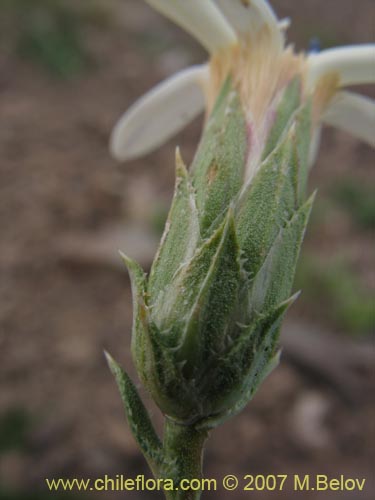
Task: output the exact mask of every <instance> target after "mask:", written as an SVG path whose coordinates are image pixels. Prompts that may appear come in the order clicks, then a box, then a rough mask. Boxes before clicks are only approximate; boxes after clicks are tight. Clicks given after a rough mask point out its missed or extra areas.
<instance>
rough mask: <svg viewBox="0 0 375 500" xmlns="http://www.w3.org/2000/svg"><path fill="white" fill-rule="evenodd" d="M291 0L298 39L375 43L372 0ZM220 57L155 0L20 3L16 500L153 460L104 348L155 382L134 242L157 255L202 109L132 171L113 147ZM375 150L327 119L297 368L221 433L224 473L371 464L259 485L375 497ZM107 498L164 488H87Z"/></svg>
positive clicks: (5, 179) (5, 106)
mask: <svg viewBox="0 0 375 500" xmlns="http://www.w3.org/2000/svg"><path fill="white" fill-rule="evenodd" d="M273 4H274V7H275V9H276V10H277V13H278V14H279V16H280V17H283V16H291V17H292V18H293V24H292V27H291V28H290V30H289V40H292V41H294V42H295V43H296V46H297V47H298V48H300V49H306V47H308V45H309V41H310V40H311V39H312V38H313V37H318V38H319V39H320V43H321V45H322V47H323V48H324V47H329V46H335V45H341V44H351V43H363V42H369V41H371V40H372V39H373V35H374V18H375V12H374V4H373V3H372V1H371V0H330V1H327V0H315V1H310V0H300V1H298V2H293V1H291V0H274V2H273ZM204 60H205V54H204V52H203V50H202V49H201V48H200V47H199V46H198V45H197V44H195V43H194V41H192V39H191V38H190V37H189V36H187V35H185V34H184V33H182V32H181V31H180V30H179V29H177V28H176V27H174V26H173V25H172V24H170V23H169V22H167V21H166V20H164V19H163V18H162V17H161V16H159V15H158V14H156V13H155V12H153V11H152V10H151V9H150V8H149V7H148V6H147V5H146V4H145V3H144V2H142V1H139V0H111V1H109V0H103V1H99V0H91V1H90V0H86V1H85V0H81V1H77V0H76V1H73V0H72V1H67V0H65V1H64V0H34V1H32V0H0V119H1V127H0V161H1V163H0V179H1V180H0V183H1V184H0V189H1V191H0V228H1V232H0V241H1V249H0V251H1V254H0V276H1V280H0V350H1V351H0V353H1V357H0V499H1V500H19V499H23V500H32V499H38V500H44V499H49V498H73V499H77V498H82V497H84V496H83V494H82V493H74V494H72V495H70V496H66V495H65V496H64V495H62V494H61V495H57V494H56V493H54V494H51V493H48V491H47V489H46V486H45V483H44V478H46V477H49V478H53V477H55V478H58V477H70V478H73V477H101V476H104V475H105V474H108V475H111V476H115V475H116V474H124V475H125V476H128V477H135V476H136V475H137V474H142V473H145V474H147V475H148V474H149V472H148V469H147V467H146V465H145V462H144V460H143V458H142V456H141V454H140V452H139V451H138V449H137V446H136V444H135V442H134V440H133V438H132V437H131V435H130V432H129V430H128V427H127V424H126V422H125V421H124V415H123V410H122V407H121V403H120V399H119V395H118V393H117V389H116V387H115V383H114V381H113V379H112V376H111V375H110V373H109V371H108V368H107V366H106V364H105V361H104V358H103V354H102V352H103V349H104V348H105V349H107V350H109V351H110V352H111V353H112V354H113V355H114V356H115V357H116V358H117V359H118V360H119V361H121V363H122V364H123V365H124V366H126V367H127V369H128V370H129V371H130V373H131V374H132V375H133V377H134V379H135V377H136V376H135V373H134V369H133V365H132V362H131V359H130V354H129V347H130V327H131V295H130V288H129V282H128V277H127V273H126V270H125V269H124V268H123V266H122V264H121V261H120V258H119V256H118V253H117V249H118V248H121V250H123V251H125V252H127V253H129V254H130V255H132V256H134V257H136V258H138V259H139V260H140V261H141V262H142V264H143V265H144V266H145V268H147V266H149V265H150V259H151V257H152V255H153V252H154V250H155V245H156V244H157V240H158V238H159V236H160V232H161V229H162V226H163V222H164V220H165V216H166V213H167V209H168V205H169V202H170V199H171V196H172V189H173V183H174V165H173V155H174V147H175V145H176V144H179V145H180V146H181V148H182V152H183V155H184V158H185V160H186V161H189V160H190V159H191V158H192V155H193V153H194V150H195V147H196V144H197V141H198V138H199V133H200V127H201V122H200V120H197V122H196V123H194V124H193V125H192V126H190V127H189V128H187V129H186V130H185V131H184V132H183V133H181V134H180V135H179V136H178V137H177V138H174V139H173V140H171V141H170V142H169V143H168V144H167V145H165V146H164V147H162V148H160V149H159V150H158V151H156V152H155V153H153V154H152V155H149V156H147V157H146V158H144V159H141V160H139V161H134V162H131V163H129V164H127V165H118V164H116V163H115V162H114V161H113V160H112V159H111V158H110V156H109V153H108V146H107V145H108V136H109V133H110V131H111V128H112V126H113V124H114V123H115V121H116V119H117V118H118V117H119V115H120V114H121V113H122V112H123V111H124V110H125V109H126V108H127V107H128V106H129V105H130V104H131V103H132V102H133V101H134V100H135V99H136V98H137V97H138V96H140V95H141V94H142V93H143V92H145V91H146V90H148V89H149V88H150V87H151V86H152V85H153V84H155V83H156V82H158V81H160V80H161V79H163V78H164V77H166V76H167V75H169V74H171V73H173V72H174V71H176V70H178V69H180V68H183V67H185V66H187V65H189V64H191V63H196V62H201V61H204ZM362 90H363V92H366V93H367V94H369V95H371V94H372V95H373V96H375V93H374V89H373V88H371V87H370V88H364V89H362ZM373 162H374V156H373V152H372V151H371V149H370V148H369V147H367V146H365V145H363V144H361V143H359V142H357V141H356V140H355V139H353V138H351V137H350V136H348V135H345V134H343V133H340V132H338V131H336V130H332V129H327V130H326V131H325V133H324V138H323V143H322V148H321V153H320V156H319V159H318V161H317V164H316V165H315V167H314V170H313V173H312V176H311V188H315V187H318V189H319V193H318V197H317V201H316V204H315V208H314V214H313V217H312V221H311V224H310V230H309V232H308V236H307V239H306V242H305V245H304V251H303V255H302V257H301V261H300V265H299V270H298V276H297V280H296V281H297V282H296V287H295V288H302V289H303V294H302V296H301V297H300V298H299V300H298V303H297V304H296V305H295V306H293V310H292V311H291V313H290V314H289V316H288V319H287V321H286V323H285V327H284V332H283V335H284V341H283V345H284V346H285V349H284V355H283V358H282V362H281V366H280V367H279V368H278V369H277V370H276V371H275V372H274V373H273V374H272V376H271V377H270V378H269V379H268V380H267V381H266V382H265V384H264V385H263V387H262V388H261V390H260V391H259V393H258V394H257V395H256V397H255V399H254V401H253V402H252V403H251V404H250V405H249V406H248V408H247V409H246V411H244V412H243V413H242V414H241V415H239V416H238V417H236V418H234V419H233V420H231V421H229V422H228V423H227V424H225V425H224V426H223V427H222V428H221V429H220V431H216V432H214V433H213V435H212V437H211V440H210V442H209V445H208V448H207V452H206V460H205V474H206V476H207V477H216V478H218V479H220V478H222V477H223V476H224V475H225V474H236V475H238V476H244V475H245V474H248V473H254V474H257V473H261V474H282V473H288V474H297V473H299V474H308V473H310V474H316V473H318V474H328V475H329V476H331V477H338V476H339V475H340V474H345V475H346V476H348V477H355V478H357V477H359V478H362V477H366V478H367V486H366V489H365V491H364V492H363V493H361V494H360V493H358V492H357V493H346V494H345V493H332V494H329V493H317V492H310V493H303V494H302V493H294V494H293V493H292V492H291V491H290V490H286V491H285V492H284V493H280V492H270V493H260V492H259V493H254V494H253V497H254V498H255V497H256V498H257V499H274V498H298V499H299V498H303V499H306V500H308V499H310V500H313V499H314V500H315V499H323V498H324V499H326V498H340V499H346V498H348V499H369V498H371V496H372V495H371V485H370V481H371V475H370V471H371V465H373V463H372V464H371V452H373V451H374V446H373V439H374V432H373V431H374V429H373V427H372V425H371V422H372V420H375V419H374V411H373V407H371V403H373V400H372V401H371V394H372V391H371V390H373V388H374V387H373V380H371V376H372V375H373V370H372V367H373V360H374V350H373V345H372V343H371V338H370V333H371V329H372V328H373V325H374V302H373V297H374V276H375V271H374V266H373V264H374V260H373V255H372V254H371V250H372V249H371V243H372V247H373V243H374V239H373V234H371V229H372V230H373V228H374V217H375V193H374V177H375V174H374V171H373V170H371V166H372V165H371V164H372V163H373ZM150 408H151V411H152V413H153V416H154V418H155V420H157V421H158V422H159V425H160V416H159V413H158V410H157V409H155V408H154V407H153V406H152V405H150ZM373 458H374V457H373V455H372V459H373ZM372 493H373V492H372ZM100 497H101V498H108V499H112V498H113V499H117V498H125V497H126V498H134V499H137V498H140V499H141V498H159V496H158V495H157V494H151V493H141V492H139V493H137V492H126V493H115V492H113V493H110V492H107V493H101V494H99V493H98V494H97V495H96V496H95V495H94V494H91V493H90V494H88V495H87V498H100ZM248 497H250V493H249V492H247V493H246V492H241V491H240V490H238V491H237V492H235V493H225V492H224V491H218V492H216V493H214V494H212V493H211V494H208V493H207V495H206V498H218V499H223V498H233V499H237V498H238V499H241V498H248Z"/></svg>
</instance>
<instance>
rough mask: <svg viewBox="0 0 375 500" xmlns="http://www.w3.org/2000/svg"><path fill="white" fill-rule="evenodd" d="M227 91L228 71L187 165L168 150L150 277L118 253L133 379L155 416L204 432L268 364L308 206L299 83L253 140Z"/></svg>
mask: <svg viewBox="0 0 375 500" xmlns="http://www.w3.org/2000/svg"><path fill="white" fill-rule="evenodd" d="M236 88H237V87H236V86H235V85H233V84H232V81H231V79H230V78H228V79H227V80H226V81H225V83H224V84H223V85H222V88H221V91H220V93H219V96H218V98H217V100H216V104H215V105H214V107H213V110H212V113H211V115H210V116H209V118H208V121H207V124H206V127H205V131H204V133H203V136H202V140H201V143H200V146H199V149H198V152H197V154H196V157H195V159H194V161H193V164H192V166H191V168H190V171H189V172H188V171H187V169H186V167H185V165H184V164H183V161H182V159H181V157H180V155H179V153H178V152H177V155H176V186H175V193H174V199H173V203H172V207H171V210H170V213H169V216H168V220H167V223H166V229H165V232H164V235H163V238H162V241H161V245H160V248H159V250H158V253H157V256H156V258H155V260H154V263H153V265H152V269H151V271H150V275H149V276H148V277H146V275H145V274H144V273H143V271H142V270H141V269H140V268H139V266H138V265H137V264H135V263H134V262H132V261H130V260H129V259H127V258H125V260H126V263H127V266H128V269H129V272H130V274H131V279H132V286H133V296H134V324H133V337H132V354H133V358H134V361H135V364H136V367H137V370H138V373H139V375H140V378H141V380H142V382H143V383H144V385H145V386H146V388H147V389H148V390H149V392H150V393H151V395H152V397H153V399H154V400H155V402H156V403H157V405H158V406H159V407H160V409H161V410H162V412H163V413H164V414H166V415H167V416H168V417H169V418H171V419H173V420H175V421H177V422H179V423H183V424H194V425H195V427H196V428H202V429H204V428H211V427H214V426H216V425H218V424H219V423H220V422H222V421H223V420H225V419H227V418H228V417H230V416H231V415H234V414H236V413H238V412H239V411H240V410H241V409H242V408H243V407H244V406H245V405H246V404H247V403H248V401H249V400H250V399H251V398H252V397H253V395H254V393H255V391H256V389H257V387H258V386H259V384H260V383H261V381H262V380H263V379H264V377H265V376H266V375H267V374H268V373H269V372H270V371H271V370H272V369H273V368H274V367H275V365H276V364H277V360H278V338H279V329H280V323H281V320H282V317H283V315H284V313H285V311H286V310H287V309H288V307H289V305H290V304H291V303H292V302H293V301H294V299H295V296H293V297H290V293H291V287H292V283H293V277H294V272H295V266H296V262H297V258H298V254H299V250H300V246H301V243H302V239H303V235H304V231H305V227H306V224H307V221H308V218H309V214H310V210H311V206H312V202H313V196H312V197H311V198H310V199H309V200H307V201H305V189H306V179H307V173H308V165H309V145H310V140H311V135H312V131H311V128H312V125H311V124H312V116H311V115H312V113H311V103H310V101H309V99H306V98H305V97H303V96H302V91H301V83H300V80H299V78H297V77H296V78H295V79H294V80H292V81H290V83H289V84H288V85H287V86H286V87H285V88H284V89H283V90H282V92H281V93H280V96H279V99H278V100H277V101H274V102H273V104H272V107H270V109H269V110H268V111H267V117H268V118H267V120H268V121H269V123H268V128H267V133H266V134H264V136H263V138H262V141H261V142H259V141H258V142H257V144H254V137H255V135H254V131H253V130H252V122H251V117H249V116H248V114H247V111H246V108H245V106H244V105H243V101H242V99H241V97H240V95H239V93H238V92H237V90H236ZM270 117H271V118H272V119H271V118H270ZM264 130H266V128H264ZM254 149H256V151H257V154H256V156H257V158H258V161H257V165H256V167H254V165H252V166H251V168H250V170H249V165H250V164H251V163H252V162H254ZM249 171H251V175H249Z"/></svg>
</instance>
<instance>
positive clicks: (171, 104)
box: [111, 0, 375, 168]
mask: <svg viewBox="0 0 375 500" xmlns="http://www.w3.org/2000/svg"><path fill="white" fill-rule="evenodd" d="M146 1H147V2H148V3H149V4H150V5H152V6H153V7H154V8H155V9H157V10H159V11H160V12H162V13H163V14H164V15H165V16H166V17H168V18H169V19H171V20H173V21H174V22H175V23H177V24H178V25H180V26H181V27H182V28H184V29H185V30H186V31H188V32H189V33H190V34H191V35H193V36H194V37H195V38H196V39H197V40H198V41H199V42H200V43H201V44H202V45H203V46H204V47H205V48H206V49H207V51H208V52H209V54H210V62H209V63H207V64H205V65H201V66H194V67H191V68H188V69H185V70H183V71H181V72H179V73H177V74H176V75H174V76H172V77H171V78H169V79H167V80H166V81H164V82H163V83H161V84H159V85H158V86H157V87H155V88H154V89H153V90H151V91H150V92H148V93H147V94H146V95H145V96H143V97H142V98H141V99H139V100H138V101H137V102H136V103H135V104H133V106H132V107H131V108H130V109H129V110H128V111H127V112H126V113H125V114H124V115H123V116H122V117H121V118H120V120H119V122H118V123H117V125H116V126H115V128H114V130H113V133H112V137H111V152H112V154H113V155H114V157H115V158H117V159H119V160H128V159H131V158H136V157H139V156H141V155H142V154H145V153H148V152H150V151H152V150H153V149H155V148H156V147H158V146H159V145H160V144H162V143H163V142H165V141H166V140H167V139H169V138H170V137H172V136H173V135H175V134H176V133H177V132H178V131H179V130H180V129H181V128H182V127H184V126H185V125H186V124H187V123H189V122H190V121H191V120H192V119H193V118H195V117H196V116H197V115H198V114H199V113H201V112H202V111H203V110H204V109H205V108H206V109H208V110H210V109H211V107H212V104H213V101H214V99H215V98H216V96H217V92H218V90H219V87H220V86H221V84H222V82H223V79H224V78H225V77H226V76H227V75H228V73H229V74H231V75H232V77H233V79H234V80H235V81H236V83H237V86H238V87H240V93H241V94H242V96H243V101H244V103H245V107H246V112H247V115H248V117H249V121H253V122H254V123H255V125H256V127H255V128H256V131H257V134H258V138H259V140H260V142H262V141H261V139H262V137H263V135H264V134H265V133H266V132H267V130H266V129H267V126H266V124H265V122H266V120H265V118H264V116H263V115H264V114H265V113H266V111H267V106H269V105H270V103H271V102H272V100H274V99H276V98H277V95H278V91H279V90H280V89H281V88H282V85H285V83H286V81H287V80H288V79H290V78H291V77H293V76H294V75H296V74H299V75H302V76H303V79H304V85H305V91H306V92H308V93H310V94H312V95H317V96H318V97H317V98H316V101H317V104H316V108H317V110H318V111H317V115H318V116H317V119H316V137H315V138H314V140H313V141H312V143H313V144H312V152H311V154H312V157H314V156H315V151H316V150H317V149H318V148H317V142H318V136H319V123H320V122H323V123H326V124H328V125H332V126H335V127H338V128H341V129H343V130H345V131H347V132H349V133H351V134H352V135H354V136H356V137H358V138H359V139H362V140H364V141H366V142H368V143H370V144H372V145H374V143H375V101H374V100H371V99H369V98H367V97H364V96H361V95H359V94H355V93H351V92H347V91H343V90H342V88H343V87H345V86H349V85H358V84H366V83H375V44H368V45H358V46H348V47H339V48H335V49H328V50H324V51H322V52H321V53H318V54H315V53H314V54H310V55H309V54H302V55H297V54H295V53H294V51H293V50H292V48H290V47H285V35H284V33H285V29H286V28H287V27H288V23H289V22H288V20H281V21H279V20H278V19H277V17H276V15H275V13H274V11H273V10H272V8H271V7H270V5H269V3H268V2H267V1H265V0H215V1H214V0H146ZM322 82H323V83H324V82H325V83H324V85H323V86H324V91H321V90H320V87H321V86H322ZM259 154H260V153H259V152H257V153H256V154H255V155H254V159H253V160H254V161H253V163H255V162H256V161H257V160H258V159H259ZM250 163H251V162H250ZM250 168H252V167H250Z"/></svg>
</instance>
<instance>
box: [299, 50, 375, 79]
mask: <svg viewBox="0 0 375 500" xmlns="http://www.w3.org/2000/svg"><path fill="white" fill-rule="evenodd" d="M332 71H334V72H338V73H339V75H340V85H341V86H345V85H356V84H364V83H375V44H368V45H353V46H348V47H338V48H336V49H327V50H324V51H323V52H320V53H319V54H312V55H311V56H310V57H309V82H310V85H311V86H313V85H314V84H315V83H316V81H317V80H318V79H319V78H320V77H321V76H322V75H324V74H325V73H329V72H332Z"/></svg>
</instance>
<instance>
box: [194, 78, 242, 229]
mask: <svg viewBox="0 0 375 500" xmlns="http://www.w3.org/2000/svg"><path fill="white" fill-rule="evenodd" d="M247 147H248V144H247V128H246V120H245V116H244V111H243V107H242V104H241V100H240V98H239V95H238V93H237V91H236V90H235V89H234V87H233V86H232V83H231V80H230V79H229V78H228V79H227V80H226V82H225V83H224V85H223V87H222V90H221V93H220V96H219V98H218V100H217V103H216V106H215V108H214V110H213V112H212V114H211V116H210V117H209V119H208V122H207V125H206V128H205V130H204V132H203V136H202V139H201V142H200V145H199V148H198V151H197V154H196V156H195V158H194V161H193V164H192V167H191V175H192V182H193V186H194V188H195V190H196V201H197V207H198V212H199V221H200V225H201V233H202V236H203V237H207V236H208V234H209V228H210V226H211V225H212V224H213V223H215V221H216V225H218V224H219V223H220V222H221V220H222V218H223V217H224V216H225V214H226V211H227V209H228V208H229V205H230V203H231V201H232V200H233V199H234V197H235V196H236V195H237V193H238V191H239V190H240V188H241V185H242V180H243V175H244V169H245V163H246V154H247Z"/></svg>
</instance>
